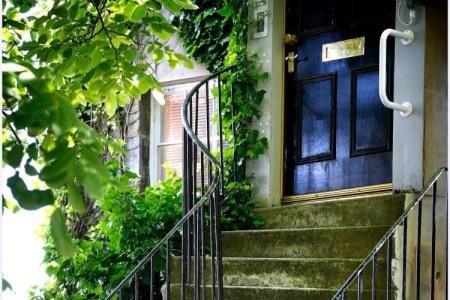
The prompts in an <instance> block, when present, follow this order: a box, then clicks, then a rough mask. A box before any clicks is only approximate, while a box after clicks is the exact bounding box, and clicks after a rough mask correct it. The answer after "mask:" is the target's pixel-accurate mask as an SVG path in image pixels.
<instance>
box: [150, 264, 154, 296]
mask: <svg viewBox="0 0 450 300" xmlns="http://www.w3.org/2000/svg"><path fill="white" fill-rule="evenodd" d="M153 272H154V270H153V257H151V258H150V283H149V285H150V300H153V284H154V282H153V277H154V274H153Z"/></svg>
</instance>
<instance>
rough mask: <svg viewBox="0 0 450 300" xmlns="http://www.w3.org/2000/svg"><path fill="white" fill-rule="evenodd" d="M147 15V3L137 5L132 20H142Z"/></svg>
mask: <svg viewBox="0 0 450 300" xmlns="http://www.w3.org/2000/svg"><path fill="white" fill-rule="evenodd" d="M146 15H147V7H146V6H145V5H139V6H137V7H136V8H135V9H134V11H133V14H132V15H131V21H133V22H140V21H141V20H142V18H143V17H145V16H146Z"/></svg>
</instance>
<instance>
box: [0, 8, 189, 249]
mask: <svg viewBox="0 0 450 300" xmlns="http://www.w3.org/2000/svg"><path fill="white" fill-rule="evenodd" d="M49 5H50V6H49ZM163 8H165V9H167V10H168V11H170V14H163V13H162V9H163ZM195 8H196V6H195V5H194V4H193V3H192V2H191V1H190V0H161V1H158V0H148V1H138V0H74V1H68V0H55V1H36V0H28V1H17V0H10V1H5V2H4V9H3V22H4V25H5V26H4V28H3V31H2V36H3V42H4V43H3V45H4V48H3V50H4V51H3V60H4V62H6V64H5V65H4V66H3V83H4V84H3V105H2V107H3V110H2V114H3V116H4V120H5V124H7V126H5V127H4V129H3V132H2V141H3V147H4V148H3V150H4V151H3V153H4V155H3V160H4V162H5V163H6V164H7V165H8V166H10V167H11V168H13V169H15V174H14V175H13V176H12V177H10V178H8V180H7V184H8V186H9V188H10V189H11V192H12V195H13V197H14V198H15V200H16V201H17V203H18V204H19V206H20V207H22V208H24V209H38V208H41V207H43V206H47V205H52V204H53V203H54V202H55V197H56V196H55V195H57V194H58V195H59V194H63V195H65V196H64V197H67V198H68V200H69V203H70V204H71V206H72V207H73V209H75V210H76V211H77V212H78V213H82V212H83V211H84V209H85V207H84V206H85V205H84V201H83V197H82V196H81V193H87V195H88V196H89V197H90V198H94V199H95V198H99V197H100V196H101V195H102V191H103V189H104V188H105V187H107V186H108V185H110V184H115V183H114V182H112V176H111V174H110V173H109V171H108V170H107V168H105V166H103V165H102V163H101V158H102V156H103V155H104V154H105V152H110V154H116V155H121V154H122V146H123V142H122V141H120V140H117V139H115V138H114V137H113V136H111V134H110V132H108V131H107V132H97V133H96V132H95V131H94V130H92V129H91V128H90V127H89V125H92V124H93V123H95V121H96V120H98V119H101V118H103V117H104V116H105V115H106V118H108V119H109V121H110V124H115V123H116V121H117V118H118V114H117V113H116V112H117V109H118V108H120V107H124V106H126V105H127V104H128V103H129V101H130V98H139V97H140V96H141V95H142V94H144V93H146V92H147V91H149V90H152V93H153V95H154V96H155V98H157V99H158V98H160V97H162V88H161V86H160V84H159V83H158V82H157V80H156V79H155V77H154V68H155V66H156V64H157V63H159V62H160V61H161V60H163V59H165V60H167V61H168V62H169V64H170V66H172V67H176V66H177V65H178V63H180V62H181V63H184V64H185V65H186V66H187V67H191V66H192V63H191V62H190V61H189V60H188V59H187V58H186V57H185V56H183V55H181V54H179V53H176V52H175V51H174V50H173V49H171V48H170V47H168V46H167V45H166V41H167V40H168V39H169V38H170V37H171V36H172V35H173V34H174V33H175V32H176V31H177V28H176V27H174V26H173V25H172V24H170V19H171V18H172V17H173V15H174V14H179V13H180V11H181V9H195ZM149 59H150V60H151V61H152V64H150V65H149V64H148V60H149ZM144 62H145V63H144ZM25 173H26V174H27V175H29V176H32V177H33V178H38V179H39V180H40V181H41V184H40V185H39V186H40V187H38V188H34V189H31V190H30V189H29V187H28V186H27V185H26V183H25V181H24V177H25ZM51 224H52V225H54V226H53V227H52V236H53V238H55V242H56V244H57V245H58V246H59V247H58V248H59V250H60V251H61V252H62V253H64V254H66V255H71V254H73V253H74V251H73V250H74V249H73V247H72V245H71V241H70V237H69V235H68V234H67V229H66V228H65V226H63V225H64V224H65V222H64V216H63V215H62V213H61V211H60V210H58V209H55V210H54V215H53V216H52V217H51Z"/></svg>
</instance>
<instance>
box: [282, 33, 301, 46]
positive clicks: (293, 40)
mask: <svg viewBox="0 0 450 300" xmlns="http://www.w3.org/2000/svg"><path fill="white" fill-rule="evenodd" d="M284 43H285V44H286V45H291V46H295V45H296V44H297V43H298V37H297V36H296V35H295V34H290V33H288V34H286V35H285V36H284Z"/></svg>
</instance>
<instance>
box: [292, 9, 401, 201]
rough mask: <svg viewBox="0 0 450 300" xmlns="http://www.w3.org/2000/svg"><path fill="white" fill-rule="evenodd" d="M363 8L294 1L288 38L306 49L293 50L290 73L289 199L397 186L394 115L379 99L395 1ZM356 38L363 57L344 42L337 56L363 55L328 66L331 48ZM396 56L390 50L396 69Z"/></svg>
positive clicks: (332, 62) (390, 47)
mask: <svg viewBox="0 0 450 300" xmlns="http://www.w3.org/2000/svg"><path fill="white" fill-rule="evenodd" d="M361 2H364V3H366V2H367V1H356V0H355V1H352V0H347V1H343V0H339V1H337V0H302V1H299V0H287V22H286V32H287V33H291V34H296V35H297V36H298V37H299V42H298V43H297V45H295V46H287V47H286V56H287V53H288V52H295V53H296V54H297V60H296V62H295V67H296V68H295V72H294V73H287V74H286V87H285V88H286V93H285V95H286V99H285V127H284V128H285V130H284V131H285V162H284V163H285V165H284V172H285V174H284V178H285V180H284V181H285V186H284V191H285V195H296V194H305V193H317V192H324V191H332V190H338V189H347V188H353V187H361V186H368V185H377V184H384V183H390V182H391V181H392V153H391V140H392V113H391V112H390V111H389V110H387V109H386V108H384V106H382V104H381V102H380V99H379V96H378V43H379V37H380V35H381V32H382V31H383V30H384V29H385V28H387V27H393V26H394V23H395V22H394V21H395V20H394V17H393V16H394V13H395V1H391V0H383V1H380V2H378V1H377V2H376V3H377V5H376V6H377V7H374V8H373V9H372V10H371V11H366V10H365V9H363V7H362V6H361V5H360V3H361ZM355 38H359V39H358V41H359V42H361V41H364V46H363V47H364V49H363V55H361V54H362V52H361V51H359V52H358V51H356V52H355V51H354V49H353V48H351V47H354V46H352V45H353V44H351V43H347V44H346V43H345V42H344V43H339V44H338V45H337V46H336V47H335V48H330V49H332V50H333V51H335V50H336V49H337V50H336V51H338V52H336V53H341V52H342V53H341V54H342V56H341V57H346V56H348V54H349V53H357V56H354V57H348V58H340V59H333V60H330V61H326V60H323V56H324V54H323V48H324V45H326V44H330V43H336V42H342V41H346V40H348V39H355ZM332 45H336V44H332ZM342 45H346V46H342ZM346 47H347V48H346ZM360 50H361V49H360ZM393 50H394V49H393V44H392V43H391V44H389V45H388V61H389V64H390V65H391V66H393V57H394V55H393V54H394V53H393ZM339 51H341V52H339ZM327 53H328V52H327ZM391 69H392V68H391ZM388 73H390V74H389V78H388V79H389V80H388V82H390V81H392V79H393V78H392V70H391V72H388ZM390 86H392V85H391V84H390ZM388 90H389V92H390V93H391V94H392V89H388Z"/></svg>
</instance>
